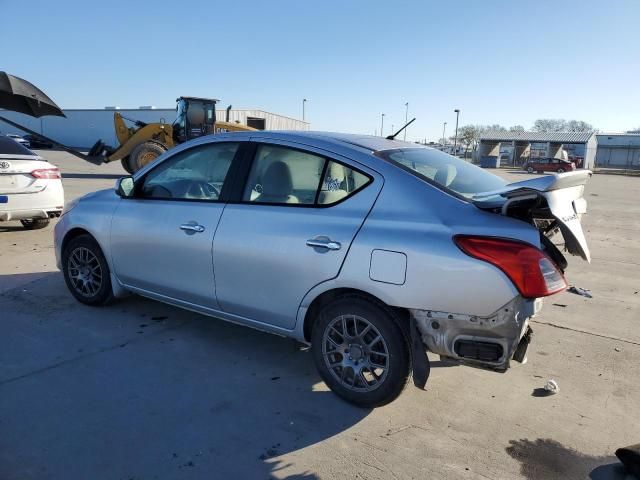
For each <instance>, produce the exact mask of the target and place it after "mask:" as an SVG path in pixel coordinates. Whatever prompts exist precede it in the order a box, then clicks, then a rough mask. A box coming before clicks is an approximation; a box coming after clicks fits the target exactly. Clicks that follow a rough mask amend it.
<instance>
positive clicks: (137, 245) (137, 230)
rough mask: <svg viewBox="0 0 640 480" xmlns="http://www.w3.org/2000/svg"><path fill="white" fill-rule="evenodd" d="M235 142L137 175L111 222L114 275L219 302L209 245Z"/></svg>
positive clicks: (158, 291)
mask: <svg viewBox="0 0 640 480" xmlns="http://www.w3.org/2000/svg"><path fill="white" fill-rule="evenodd" d="M239 145H240V144H239V143H217V142H216V143H210V144H204V145H199V146H196V147H193V148H190V149H187V150H183V151H180V152H179V153H176V154H174V155H173V156H171V157H169V158H167V159H166V160H164V161H162V162H160V163H159V164H158V165H156V166H155V167H154V168H153V169H151V170H150V171H149V172H148V173H147V174H145V175H144V176H143V177H142V178H139V179H136V187H135V195H134V197H133V198H125V199H122V201H121V202H120V203H119V205H118V207H117V209H116V211H115V213H114V215H113V220H112V225H111V252H112V255H113V266H114V271H115V274H116V275H117V277H118V279H119V280H120V281H121V282H122V283H124V284H125V285H127V286H129V287H134V288H136V289H139V290H141V291H142V292H141V293H145V292H149V293H153V294H155V295H160V296H163V297H168V298H169V299H177V300H180V301H183V302H188V303H192V304H196V305H200V306H205V307H208V308H214V309H215V308H217V307H218V305H217V302H216V298H215V283H214V273H213V263H212V257H211V248H212V245H213V236H214V234H215V230H216V227H217V226H218V222H219V220H220V216H221V215H222V212H223V210H224V207H225V203H224V200H225V195H226V191H227V190H228V188H229V184H230V183H231V182H230V175H229V172H230V167H231V164H232V162H233V159H234V158H235V156H236V155H237V154H238V150H239Z"/></svg>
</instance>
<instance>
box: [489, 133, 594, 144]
mask: <svg viewBox="0 0 640 480" xmlns="http://www.w3.org/2000/svg"><path fill="white" fill-rule="evenodd" d="M592 135H593V132H501V131H488V132H484V133H483V134H482V135H480V140H489V141H491V140H493V141H499V142H511V141H514V140H515V141H520V142H555V143H586V142H588V141H589V139H590V138H591V136H592Z"/></svg>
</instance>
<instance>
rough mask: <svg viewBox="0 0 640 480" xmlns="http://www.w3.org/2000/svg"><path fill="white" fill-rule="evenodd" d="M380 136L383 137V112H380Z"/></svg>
mask: <svg viewBox="0 0 640 480" xmlns="http://www.w3.org/2000/svg"><path fill="white" fill-rule="evenodd" d="M380 136H381V137H384V113H383V114H382V122H381V123H380Z"/></svg>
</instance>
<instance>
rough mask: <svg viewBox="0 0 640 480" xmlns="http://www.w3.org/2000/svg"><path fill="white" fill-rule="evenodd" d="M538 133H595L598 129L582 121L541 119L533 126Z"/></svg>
mask: <svg viewBox="0 0 640 480" xmlns="http://www.w3.org/2000/svg"><path fill="white" fill-rule="evenodd" d="M533 130H534V131H536V132H594V131H596V129H595V128H594V127H593V125H591V124H590V123H587V122H583V121H582V120H569V121H568V122H567V121H566V120H565V119H563V118H540V119H538V120H536V121H535V122H534V124H533Z"/></svg>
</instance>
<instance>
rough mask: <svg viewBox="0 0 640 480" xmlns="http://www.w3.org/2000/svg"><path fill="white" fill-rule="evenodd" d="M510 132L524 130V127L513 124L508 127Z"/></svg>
mask: <svg viewBox="0 0 640 480" xmlns="http://www.w3.org/2000/svg"><path fill="white" fill-rule="evenodd" d="M509 131H510V132H524V127H523V126H522V125H514V126H513V127H509Z"/></svg>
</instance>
